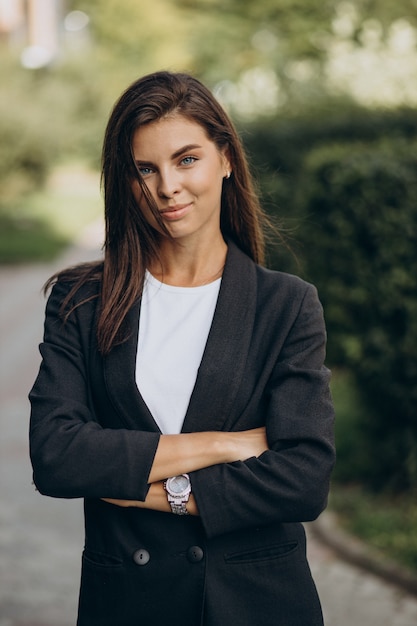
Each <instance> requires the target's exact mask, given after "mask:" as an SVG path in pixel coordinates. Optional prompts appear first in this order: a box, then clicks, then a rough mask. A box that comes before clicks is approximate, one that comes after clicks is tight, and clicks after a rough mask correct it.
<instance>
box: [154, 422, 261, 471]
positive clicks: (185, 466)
mask: <svg viewBox="0 0 417 626" xmlns="http://www.w3.org/2000/svg"><path fill="white" fill-rule="evenodd" d="M265 450H268V442H267V439H266V431H265V427H260V428H254V429H252V430H245V431H241V432H223V431H206V432H196V433H181V434H180V435H161V437H160V439H159V444H158V448H157V451H156V454H155V457H154V462H153V465H152V468H151V471H150V473H149V477H148V482H149V483H154V482H158V481H160V480H164V479H165V478H168V477H169V476H176V475H177V474H186V473H188V472H193V471H195V470H199V469H203V468H204V467H210V466H211V465H217V464H218V463H233V462H234V461H245V460H246V459H249V458H250V457H253V456H259V455H260V454H262V453H263V452H265Z"/></svg>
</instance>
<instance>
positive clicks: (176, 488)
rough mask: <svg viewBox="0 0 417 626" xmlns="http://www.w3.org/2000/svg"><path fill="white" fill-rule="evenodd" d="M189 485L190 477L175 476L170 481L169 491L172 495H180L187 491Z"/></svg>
mask: <svg viewBox="0 0 417 626" xmlns="http://www.w3.org/2000/svg"><path fill="white" fill-rule="evenodd" d="M189 484H190V479H189V478H188V476H185V475H184V474H180V475H179V476H174V477H173V478H171V479H170V480H169V490H170V491H171V492H172V493H175V494H180V493H182V492H183V491H185V490H186V489H187V487H188V485H189Z"/></svg>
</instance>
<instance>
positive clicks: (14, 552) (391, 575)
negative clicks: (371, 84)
mask: <svg viewBox="0 0 417 626" xmlns="http://www.w3.org/2000/svg"><path fill="white" fill-rule="evenodd" d="M101 232H102V231H101V225H100V224H93V225H92V226H91V227H90V228H89V229H88V230H87V231H85V232H84V233H83V234H82V237H81V238H80V239H79V240H78V241H77V242H75V244H74V245H73V246H72V247H71V248H69V249H68V250H67V251H66V252H65V254H64V255H63V256H61V257H60V258H59V259H58V260H57V261H56V262H54V263H52V264H50V263H48V264H37V265H27V266H26V265H25V266H19V267H10V268H8V267H2V268H0V337H1V351H0V375H1V379H0V403H1V404H0V626H74V625H75V620H76V617H75V616H76V610H77V600H78V584H79V573H80V561H81V551H82V547H83V521H82V503H81V501H80V500H55V499H53V498H45V497H43V496H40V495H39V494H38V493H37V492H36V491H35V489H34V487H33V485H32V477H31V467H30V461H29V455H28V422H29V403H28V400H27V394H28V391H29V389H30V387H31V386H32V384H33V381H34V379H35V376H36V373H37V370H38V367H39V361H40V359H39V353H38V349H37V347H38V344H39V342H40V340H41V336H42V325H43V315H44V307H45V300H44V298H43V296H42V294H41V287H42V285H43V283H44V282H45V281H46V279H47V278H48V277H49V276H50V275H51V274H52V273H53V272H54V271H56V270H57V269H60V268H63V267H66V266H68V265H71V264H74V263H77V262H79V261H81V260H91V259H93V258H98V256H99V242H100V239H101ZM306 530H307V534H308V538H309V542H308V545H309V548H308V553H309V560H310V565H311V570H312V573H313V577H314V579H315V581H316V584H317V587H318V591H319V595H320V597H321V600H322V606H323V612H324V617H325V624H326V626H352V625H354V626H417V583H416V580H415V579H414V578H413V577H411V578H410V577H408V574H407V572H402V571H398V570H397V569H396V567H395V566H390V565H387V564H386V563H385V562H384V563H381V562H380V561H378V559H376V558H373V555H372V554H370V552H369V550H368V549H367V548H366V547H365V546H363V545H362V544H360V543H359V542H357V541H355V540H353V539H352V538H350V537H348V536H347V535H345V534H343V533H342V532H341V531H340V529H339V528H338V527H337V523H336V522H335V520H334V519H333V518H332V516H331V515H330V514H328V513H326V514H324V515H323V516H321V518H320V519H319V521H318V522H316V523H314V524H306ZM414 585H415V586H414ZM114 626H117V624H115V625H114ZM221 626H223V625H221ZM224 626H226V625H224ZM231 626H234V625H231ZM254 626H255V625H254ZM280 626H285V625H280Z"/></svg>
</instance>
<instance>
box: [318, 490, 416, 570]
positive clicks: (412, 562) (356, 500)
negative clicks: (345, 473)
mask: <svg viewBox="0 0 417 626" xmlns="http://www.w3.org/2000/svg"><path fill="white" fill-rule="evenodd" d="M330 507H331V508H332V509H333V510H335V511H336V512H337V513H338V521H339V523H341V525H342V526H344V527H345V529H346V530H348V531H349V532H350V533H353V534H354V535H356V536H358V537H360V538H361V539H363V540H364V541H366V543H367V544H368V545H370V546H372V547H373V548H375V549H376V550H377V551H378V552H379V553H380V555H381V559H386V558H387V557H388V558H389V559H391V560H393V561H395V562H397V563H401V564H402V565H404V566H406V567H408V568H410V570H413V571H416V572H417V535H416V527H417V502H416V498H415V494H410V496H407V497H405V496H404V495H401V496H400V497H398V496H397V497H393V496H388V495H386V494H384V495H378V496H376V495H375V494H373V493H371V492H369V491H364V490H362V489H360V488H359V487H357V486H356V487H353V486H350V487H347V488H346V487H341V486H340V485H337V484H336V485H334V488H333V489H332V492H331V496H330Z"/></svg>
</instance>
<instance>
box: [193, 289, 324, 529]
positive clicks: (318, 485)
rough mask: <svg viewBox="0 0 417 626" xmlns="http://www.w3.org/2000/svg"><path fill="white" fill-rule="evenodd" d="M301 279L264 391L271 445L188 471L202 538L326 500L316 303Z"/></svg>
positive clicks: (317, 509) (314, 508)
mask: <svg viewBox="0 0 417 626" xmlns="http://www.w3.org/2000/svg"><path fill="white" fill-rule="evenodd" d="M304 284H305V285H306V290H305V294H304V297H303V298H302V300H301V304H300V307H299V310H298V315H297V316H296V319H295V321H294V323H293V324H292V326H291V329H290V331H289V333H288V335H287V337H286V340H285V342H284V344H283V347H282V349H281V351H280V353H279V357H278V359H277V360H276V362H275V364H274V367H273V371H272V374H271V375H270V377H269V380H268V383H267V385H266V387H265V389H264V392H263V396H264V397H263V400H264V401H263V402H262V407H266V408H262V410H264V411H265V415H264V419H262V421H264V423H265V424H266V428H267V437H268V444H269V448H270V449H269V450H268V451H266V452H264V453H263V454H262V455H261V456H260V457H258V458H255V457H254V458H250V459H248V460H247V461H245V462H236V463H229V464H223V465H216V466H213V467H210V468H206V469H203V470H199V471H198V472H194V473H192V485H193V492H194V495H195V498H196V501H197V504H198V508H199V512H200V515H201V519H202V523H203V525H204V528H205V531H206V534H207V535H208V536H209V537H213V536H216V535H219V534H222V533H226V532H231V531H235V530H239V529H243V528H249V527H258V526H262V525H267V524H272V523H279V522H302V521H310V520H313V519H315V518H316V517H317V516H318V515H319V514H320V513H321V512H322V510H323V509H324V508H325V506H326V503H327V496H328V491H329V481H330V474H331V470H332V468H333V465H334V460H335V452H334V441H333V422H334V412H333V404H332V400H331V396H330V391H329V380H330V372H329V370H328V369H327V368H326V367H325V366H324V357H325V342H326V332H325V325H324V320H323V312H322V307H321V304H320V302H319V299H318V296H317V291H316V289H315V287H313V286H312V285H308V284H306V283H304ZM254 410H256V409H254ZM259 410H260V409H259ZM256 421H257V423H259V420H256Z"/></svg>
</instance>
